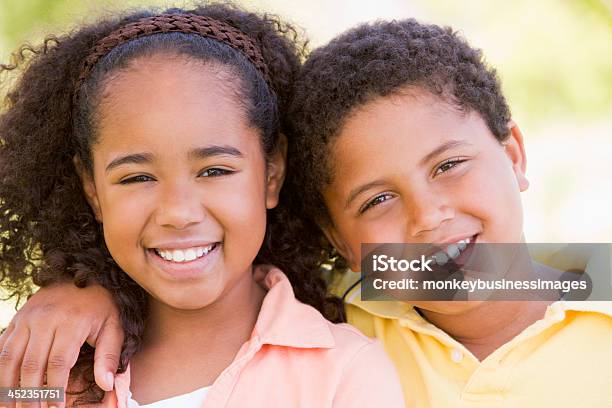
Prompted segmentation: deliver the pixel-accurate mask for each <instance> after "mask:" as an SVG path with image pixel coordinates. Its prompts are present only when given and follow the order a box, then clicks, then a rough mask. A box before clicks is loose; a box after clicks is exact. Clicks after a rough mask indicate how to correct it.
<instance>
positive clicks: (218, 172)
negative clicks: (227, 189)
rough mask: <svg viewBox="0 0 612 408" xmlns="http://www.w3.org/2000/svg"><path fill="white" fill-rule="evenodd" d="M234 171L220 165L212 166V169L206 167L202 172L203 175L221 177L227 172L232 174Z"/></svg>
mask: <svg viewBox="0 0 612 408" xmlns="http://www.w3.org/2000/svg"><path fill="white" fill-rule="evenodd" d="M232 173H233V171H231V170H227V169H220V168H218V167H212V168H210V169H206V170H204V171H203V172H201V173H200V176H201V177H219V176H225V175H226V174H232Z"/></svg>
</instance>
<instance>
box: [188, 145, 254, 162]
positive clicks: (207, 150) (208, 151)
mask: <svg viewBox="0 0 612 408" xmlns="http://www.w3.org/2000/svg"><path fill="white" fill-rule="evenodd" d="M211 156H235V157H243V156H244V155H243V154H242V152H241V151H240V150H238V149H236V148H235V147H232V146H227V145H225V146H220V145H210V146H206V147H200V148H197V149H193V150H191V151H190V152H189V158H191V159H205V158H207V157H211Z"/></svg>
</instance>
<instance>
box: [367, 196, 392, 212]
mask: <svg viewBox="0 0 612 408" xmlns="http://www.w3.org/2000/svg"><path fill="white" fill-rule="evenodd" d="M391 198H393V195H391V194H389V193H385V194H380V195H378V196H376V197H374V198H373V199H371V200H370V201H368V202H367V203H366V204H365V205H364V206H363V207H361V208H360V209H359V214H363V213H364V212H366V211H368V210H369V209H370V208H372V207H374V206H377V205H379V204H381V203H384V202H385V201H387V200H390V199H391Z"/></svg>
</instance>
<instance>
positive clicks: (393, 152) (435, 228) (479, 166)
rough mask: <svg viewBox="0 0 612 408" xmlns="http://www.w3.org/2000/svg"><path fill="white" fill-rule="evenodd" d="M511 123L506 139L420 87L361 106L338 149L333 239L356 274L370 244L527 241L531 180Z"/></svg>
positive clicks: (329, 230) (330, 200) (330, 195)
mask: <svg viewBox="0 0 612 408" xmlns="http://www.w3.org/2000/svg"><path fill="white" fill-rule="evenodd" d="M510 126H511V132H510V136H509V138H507V139H506V141H504V143H503V144H502V143H500V142H499V141H498V140H497V139H495V137H494V136H493V134H492V133H491V131H490V130H489V128H488V127H487V125H486V123H485V122H484V121H483V120H482V118H481V116H480V115H479V114H478V113H476V112H469V113H467V114H466V113H463V112H460V111H459V110H458V109H457V108H455V107H453V106H452V105H450V104H448V103H446V102H443V101H442V100H441V99H440V98H438V97H436V96H434V95H431V94H429V93H426V92H424V91H421V90H414V89H411V90H409V91H407V92H405V93H403V94H401V95H396V96H389V97H384V98H378V99H375V100H374V101H372V102H370V103H368V104H366V105H365V106H363V107H361V108H359V109H357V111H355V112H354V113H352V114H351V115H350V116H349V117H347V119H346V122H345V124H344V126H343V127H342V129H341V131H340V133H339V135H338V136H337V138H336V139H335V140H334V142H333V146H332V150H331V155H332V156H331V157H333V159H331V160H330V163H332V164H331V166H332V171H333V174H332V182H331V184H330V185H328V186H327V187H326V188H325V189H324V190H323V196H324V199H325V202H326V206H327V208H328V211H329V215H330V218H331V224H330V225H327V226H325V227H324V230H325V233H326V235H327V237H328V238H329V239H330V240H331V242H332V243H333V244H334V246H335V247H336V248H337V249H338V250H339V252H340V253H341V254H342V255H343V256H344V257H345V258H346V259H347V261H348V262H349V265H350V266H351V269H353V270H355V271H358V270H360V259H361V254H360V244H361V243H387V242H388V243H392V242H404V243H452V242H457V241H460V240H463V239H465V238H475V239H476V241H477V242H521V241H522V208H521V201H520V194H519V192H520V191H523V190H525V189H526V188H527V186H528V182H527V180H526V178H525V152H524V149H523V141H522V136H521V134H520V131H519V130H518V128H517V127H516V126H515V125H513V124H510Z"/></svg>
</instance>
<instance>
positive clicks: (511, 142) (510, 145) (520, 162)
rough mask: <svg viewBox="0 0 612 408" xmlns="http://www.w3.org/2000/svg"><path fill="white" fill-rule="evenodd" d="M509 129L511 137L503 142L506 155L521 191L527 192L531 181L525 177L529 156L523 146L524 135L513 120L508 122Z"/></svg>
mask: <svg viewBox="0 0 612 408" xmlns="http://www.w3.org/2000/svg"><path fill="white" fill-rule="evenodd" d="M508 128H509V129H510V137H508V139H506V140H505V141H504V142H503V145H504V147H505V149H506V155H508V158H509V159H510V161H511V162H512V170H513V171H514V175H515V176H516V181H517V182H518V186H519V189H520V190H521V191H525V190H527V188H528V187H529V180H527V177H526V175H525V171H526V169H527V156H526V154H525V146H524V145H523V134H522V133H521V130H520V129H519V127H518V125H517V124H516V123H515V122H514V121H512V120H511V121H510V122H508Z"/></svg>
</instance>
